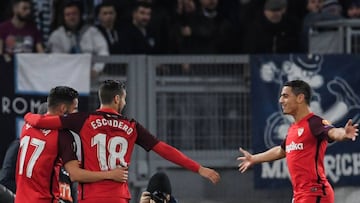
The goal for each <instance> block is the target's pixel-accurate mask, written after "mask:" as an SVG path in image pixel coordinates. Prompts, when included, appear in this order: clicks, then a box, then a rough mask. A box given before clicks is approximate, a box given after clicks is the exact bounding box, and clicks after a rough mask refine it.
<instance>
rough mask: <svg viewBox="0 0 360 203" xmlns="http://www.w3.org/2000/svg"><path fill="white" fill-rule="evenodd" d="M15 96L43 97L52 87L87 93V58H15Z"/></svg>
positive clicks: (74, 55) (36, 56) (19, 56)
mask: <svg viewBox="0 0 360 203" xmlns="http://www.w3.org/2000/svg"><path fill="white" fill-rule="evenodd" d="M15 60H16V61H15V92H16V93H22V94H45V95H47V94H48V93H49V91H50V89H51V88H53V87H55V86H59V85H62V86H70V87H72V88H74V89H76V90H77V91H78V92H79V94H81V95H88V94H89V93H90V69H91V68H90V67H91V55H90V54H17V55H16V59H15Z"/></svg>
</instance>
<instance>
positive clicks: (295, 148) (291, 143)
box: [281, 113, 333, 202]
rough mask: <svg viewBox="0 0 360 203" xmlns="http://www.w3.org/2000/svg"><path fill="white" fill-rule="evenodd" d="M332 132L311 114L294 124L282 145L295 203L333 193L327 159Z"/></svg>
mask: <svg viewBox="0 0 360 203" xmlns="http://www.w3.org/2000/svg"><path fill="white" fill-rule="evenodd" d="M331 128H333V126H331V125H330V124H329V123H328V122H327V121H326V120H324V119H322V118H320V117H319V116H316V115H314V114H313V113H310V114H309V115H307V116H306V117H304V118H303V119H302V120H300V121H299V122H297V123H293V124H292V125H291V126H290V127H289V129H288V134H287V137H286V138H285V140H284V142H283V143H282V145H281V146H282V148H283V149H284V150H285V152H286V161H287V165H288V169H289V173H290V177H291V183H292V185H293V190H294V199H295V202H296V199H297V198H299V197H301V196H324V195H326V193H329V191H330V192H332V193H333V191H332V189H331V186H330V184H329V182H328V180H327V178H326V176H325V169H324V156H325V151H326V147H327V143H328V142H329V141H331V140H330V138H329V137H328V131H329V130H330V129H331Z"/></svg>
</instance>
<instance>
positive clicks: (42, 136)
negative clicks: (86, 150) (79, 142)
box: [15, 123, 76, 203]
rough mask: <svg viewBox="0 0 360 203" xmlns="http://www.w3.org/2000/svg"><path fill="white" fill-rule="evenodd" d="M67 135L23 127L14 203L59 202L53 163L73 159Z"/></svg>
mask: <svg viewBox="0 0 360 203" xmlns="http://www.w3.org/2000/svg"><path fill="white" fill-rule="evenodd" d="M73 143H74V139H73V136H72V135H71V133H70V132H68V131H65V130H62V131H57V130H44V129H37V128H33V127H32V126H31V125H29V124H27V123H26V124H25V125H24V126H23V129H22V133H21V136H20V147H19V152H18V158H17V164H16V185H17V191H16V198H15V202H16V203H33V202H40V203H45V202H46V203H52V202H57V199H58V198H59V188H58V182H57V180H58V171H56V167H55V165H56V163H57V162H58V161H59V159H60V158H61V159H62V160H63V161H64V162H67V161H70V160H74V159H76V155H75V153H74V144H73Z"/></svg>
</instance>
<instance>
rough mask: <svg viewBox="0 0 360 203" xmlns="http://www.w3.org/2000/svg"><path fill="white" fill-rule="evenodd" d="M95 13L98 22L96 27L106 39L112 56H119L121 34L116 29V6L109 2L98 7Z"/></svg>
mask: <svg viewBox="0 0 360 203" xmlns="http://www.w3.org/2000/svg"><path fill="white" fill-rule="evenodd" d="M95 13H96V16H97V20H98V25H97V26H96V27H97V28H98V29H99V30H100V32H101V33H102V35H103V36H104V38H105V39H106V42H107V45H108V47H109V51H110V54H118V53H119V52H120V50H119V46H120V44H119V32H118V30H117V29H116V27H115V21H116V17H117V14H116V8H115V6H114V5H113V4H112V3H109V2H104V3H101V4H99V5H98V6H97V7H96V9H95Z"/></svg>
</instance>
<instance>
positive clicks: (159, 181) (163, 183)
mask: <svg viewBox="0 0 360 203" xmlns="http://www.w3.org/2000/svg"><path fill="white" fill-rule="evenodd" d="M140 203H177V200H176V199H175V198H174V197H173V196H172V195H171V184H170V180H169V178H168V176H167V175H166V174H165V173H163V172H158V173H155V174H154V175H153V176H152V177H151V178H150V180H149V183H148V186H147V189H146V191H144V192H143V193H142V194H141V197H140Z"/></svg>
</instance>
